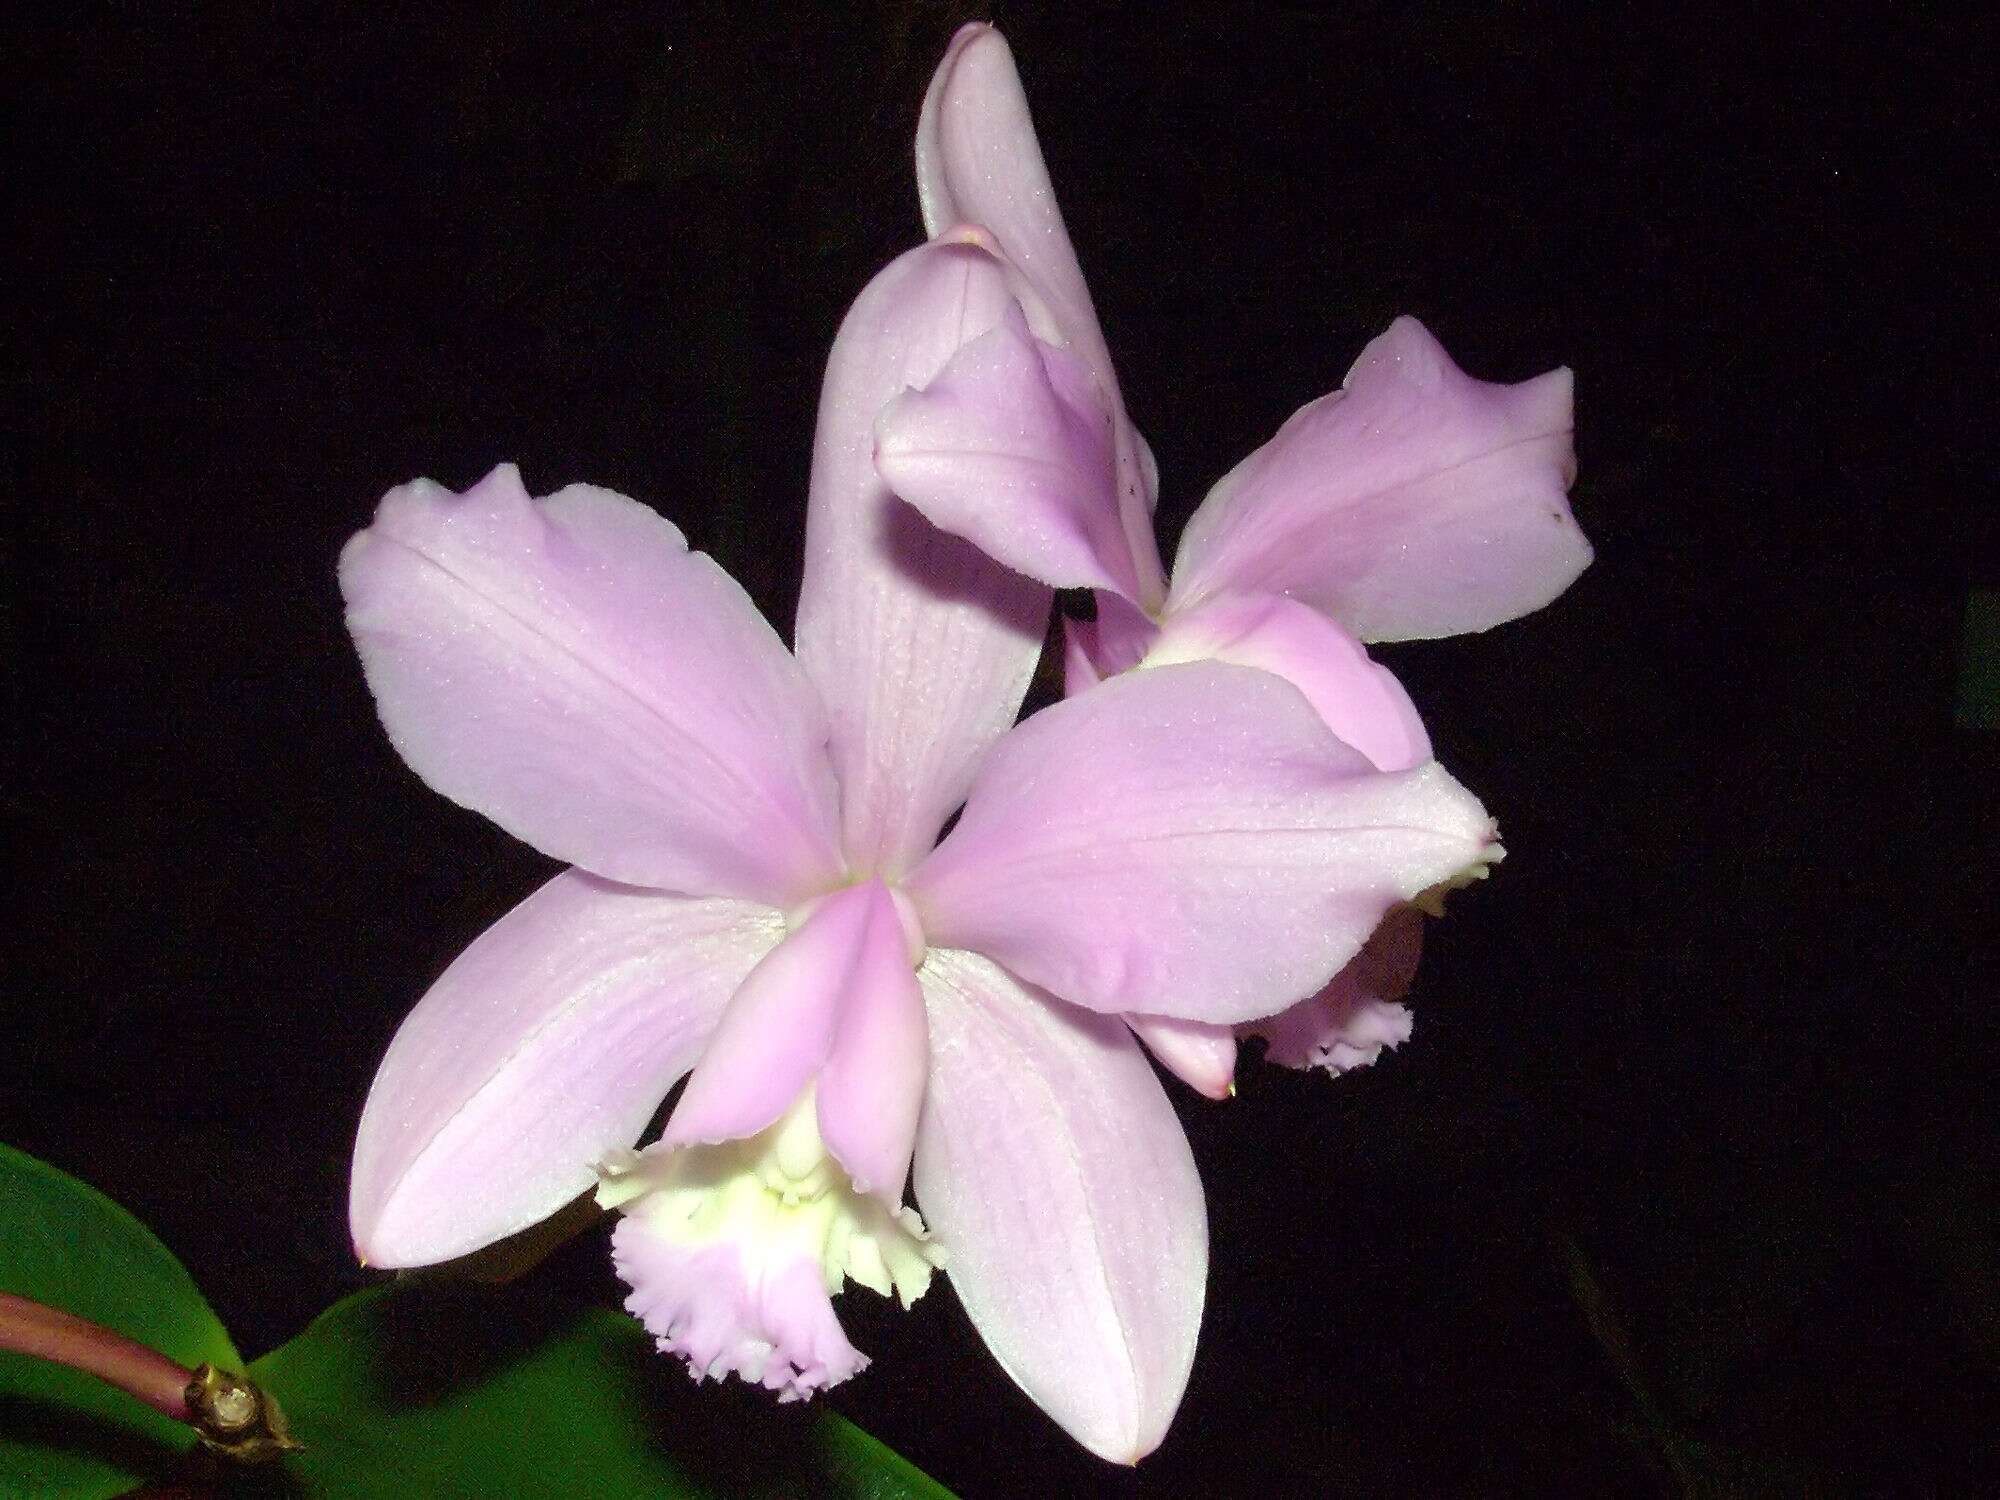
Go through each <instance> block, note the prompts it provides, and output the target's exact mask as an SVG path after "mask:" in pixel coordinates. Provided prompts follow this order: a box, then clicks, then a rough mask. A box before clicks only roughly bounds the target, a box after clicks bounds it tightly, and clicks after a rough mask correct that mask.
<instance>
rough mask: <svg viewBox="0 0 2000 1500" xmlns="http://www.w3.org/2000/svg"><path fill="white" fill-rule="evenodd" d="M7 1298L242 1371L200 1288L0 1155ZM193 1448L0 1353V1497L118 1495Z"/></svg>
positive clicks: (144, 1243) (168, 1257)
mask: <svg viewBox="0 0 2000 1500" xmlns="http://www.w3.org/2000/svg"><path fill="white" fill-rule="evenodd" d="M0 1291H6V1292H12V1293H14V1294H15V1295H16V1296H21V1297H32V1298H33V1299H34V1300H35V1301H37V1302H42V1303H46V1304H47V1305H49V1306H51V1307H58V1308H61V1309H62V1310H63V1311H65V1312H71V1313H75V1314H76V1315H77V1316H79V1317H84V1318H89V1319H90V1320H91V1321H92V1322H95V1323H102V1324H104V1325H105V1326H106V1327H107V1328H113V1329H116V1330H117V1331H118V1332H120V1333H122V1334H124V1335H126V1336H127V1337H128V1338H133V1339H137V1340H138V1341H139V1342H140V1343H143V1344H148V1345H150V1346H151V1347H153V1348H155V1349H157V1350H159V1351H160V1352H161V1353H162V1354H165V1355H167V1356H168V1357H169V1358H172V1359H175V1360H178V1361H179V1362H180V1363H182V1364H184V1365H188V1366H190V1367H192V1366H194V1365H198V1364H201V1363H203V1362H204V1361H206V1362H208V1363H210V1364H215V1365H220V1366H223V1367H225V1368H228V1369H233V1370H240V1369H241V1368H242V1367H243V1365H242V1360H241V1358H240V1356H238V1354H237V1353H236V1349H235V1347H234V1346H233V1345H232V1344H231V1343H230V1342H229V1335H228V1334H227V1333H226V1332H224V1331H223V1327H222V1324H221V1323H220V1322H219V1321H218V1320H217V1319H216V1316H215V1314H214V1313H213V1312H212V1311H211V1310H210V1309H209V1306H208V1303H207V1302H206V1301H205V1300H203V1298H202V1295H201V1293H200V1292H199V1291H198V1290H196V1288H195V1284H194V1279H193V1278H192V1277H191V1276H189V1275H188V1273H187V1270H186V1268H185V1267H183V1266H182V1265H181V1263H180V1262H179V1261H177V1260H175V1259H174V1257H173V1253H172V1252H171V1251H169V1250H168V1249H167V1247H166V1246H165V1245H162V1244H161V1243H160V1242H159V1240H157V1239H156V1238H154V1236H153V1232H152V1231H151V1230H150V1229H148V1228H147V1227H146V1226H145V1225H144V1224H141V1223H140V1222H139V1221H138V1220H137V1219H135V1218H133V1217H132V1216H131V1215H130V1214H128V1213H127V1212H125V1210H124V1209H122V1208H120V1207H119V1206H118V1205H117V1204H115V1203H113V1202H112V1201H111V1200H110V1199H109V1198H107V1197H105V1196H104V1195H103V1194H102V1193H100V1192H98V1191H97V1190H96V1189H95V1188H92V1187H88V1186H86V1185H85V1184H83V1183H81V1182H78V1181H77V1180H76V1179H75V1178H74V1177H71V1176H69V1175H68V1174H67V1173H65V1172H59V1171H57V1170H56V1169H55V1168H54V1167H52V1166H50V1165H48V1163H46V1162H41V1161H37V1160H35V1158H34V1157H32V1156H26V1155H24V1154H22V1153H21V1152H19V1151H16V1150H14V1149H13V1148H12V1147H9V1146H0ZM193 1441H194V1433H193V1432H192V1430H191V1429H189V1428H187V1427H185V1426H183V1425H182V1424H180V1423H179V1422H172V1421H169V1420H168V1419H167V1418H165V1417H163V1416H161V1415H160V1414H159V1413H157V1412H155V1411H153V1410H152V1409H151V1408H149V1407H146V1406H143V1405H141V1404H140V1403H139V1402H138V1401H136V1400H134V1399H133V1398H132V1397H131V1396H128V1395H126V1394H125V1393H124V1392H123V1391H119V1390H114V1389H112V1388H111V1387H110V1386H108V1385H105V1384H103V1383H102V1382H101V1381H99V1380H97V1379H95V1378H94V1377H92V1376H89V1375H85V1374H83V1373H81V1372H80V1371H76V1370H71V1369H67V1368H65V1367H64V1366H61V1365H53V1364H50V1363H48V1362H47V1361H44V1360H39V1359H29V1358H28V1357H26V1356H25V1355H18V1354H5V1353H0V1495H9V1496H12V1495H36V1496H51V1497H53V1496H62V1497H65V1500H69V1497H76V1500H83V1497H89V1496H108V1495H116V1494H119V1493H121V1492H123V1491H125V1490H128V1489H130V1488H131V1487H132V1486H133V1485H135V1484H137V1483H139V1482H140V1481H142V1480H144V1479H148V1478H154V1477H157V1476H158V1475H160V1474H161V1473H163V1472H165V1471H166V1470H168V1469H170V1468H172V1467H173V1465H174V1463H175V1461H176V1459H177V1456H178V1455H179V1454H180V1453H181V1452H182V1451H184V1450H185V1449H187V1448H188V1447H189V1446H190V1445H191V1444H192V1443H193Z"/></svg>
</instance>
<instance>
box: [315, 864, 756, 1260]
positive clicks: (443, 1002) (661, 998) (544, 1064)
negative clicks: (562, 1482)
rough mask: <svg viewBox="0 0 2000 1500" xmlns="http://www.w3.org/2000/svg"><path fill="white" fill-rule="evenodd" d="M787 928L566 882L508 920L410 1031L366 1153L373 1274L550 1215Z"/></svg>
mask: <svg viewBox="0 0 2000 1500" xmlns="http://www.w3.org/2000/svg"><path fill="white" fill-rule="evenodd" d="M783 933H784V923H783V921H782V919H780V918H779V916H778V915H777V913H775V912H773V911H771V910H769V909H768V908H765V907H761V906H756V905H753V904H751V903H748V902H743V901H727V900H690V899H688V898H686V897H681V896H663V895H659V894H657V893H654V892H651V891H641V890H635V889H633V888H631V887H629V886H618V885H612V884H611V883H610V882H608V881H603V880H599V879H598V878H597V877H595V876H593V875H586V874H584V873H583V872H581V871H578V870H570V871H566V872H565V873H563V874H561V875H558V876H557V877H556V878H555V879H554V880H552V881H550V882H549V883H548V884H547V885H545V886H543V887H542V888H541V889H540V890H539V891H537V892H536V893H535V894H534V895H532V896H530V897H529V898H528V899H527V900H526V901H524V902H522V903H521V904H520V905H519V906H517V907H515V908H514V910H513V911H511V912H509V913H508V914H507V915H506V916H504V917H502V918H501V919H500V920H499V921H498V922H497V923H495V924H494V925H493V926H492V927H490V928H488V929H487V931H486V932H485V933H484V934H483V935H482V936H480V937H479V938H478V940H477V941H475V942H474V943H473V944H472V946H471V947H469V948H467V949H466V950H465V952H464V953H462V954H461V955H460V956H459V957H458V959H457V960H456V961H455V962H454V963H453V964H452V965H451V967H450V968H448V969H446V970H445V971H444V974H443V976H442V977H440V978H439V980H438V982H437V983H436V984H434V985H432V986H431V989H430V992H429V993H428V994H426V995H425V996H424V998H423V999H422V1000H421V1001H419V1002H418V1004H417V1008H416V1009H415V1010H413V1011H412V1012H411V1013H410V1016H409V1019H408V1020H406V1021H404V1022H403V1025H402V1029H401V1030H399V1031H398V1032H397V1033H396V1039H395V1040H394V1041H393V1042H392V1043H390V1046H389V1053H388V1056H386V1057H385V1058H383V1060H382V1066H381V1068H380V1070H379V1071H378V1072H377V1073H376V1075H375V1083H374V1086H373V1087H372V1088H371V1089H370V1090H369V1094H368V1104H367V1107H366V1108H365V1109H364V1110H363V1111H362V1115H361V1131H360V1135H359V1137H358V1138H357V1140H356V1141H355V1146H354V1177H353V1182H352V1185H351V1187H350V1190H349V1191H350V1197H349V1208H348V1212H349V1217H350V1220H351V1222H352V1225H353V1231H354V1245H355V1250H356V1252H357V1253H358V1254H359V1255H360V1256H361V1257H362V1258H363V1259H364V1260H365V1261H367V1262H368V1264H370V1265H374V1266H388V1267H394V1266H418V1265H428V1264H431V1263H433V1262H435V1261H441V1260H450V1259H452V1258H453V1257H455V1256H459V1255H465V1254H469V1253H470V1252H472V1251H474V1250H477V1249H480V1248H481V1247H483V1246H485V1245H489V1244H491V1243H492V1242H493V1241H495V1240H497V1239H501V1238H503V1237H504V1236H506V1235H509V1234H512V1233H514V1232H515V1231H516V1230H520V1229H525V1228H527V1227H528V1226H529V1225H530V1224H534V1223H536V1222H538V1221H539V1220H541V1219H543V1218H546V1217H547V1216H548V1215H549V1214H551V1213H553V1212H554V1211H555V1210H556V1209H558V1208H560V1207H561V1206H562V1205H563V1204H565V1203H567V1202H568V1201H569V1200H570V1199H572V1198H574V1197H576V1196H577V1194H579V1193H581V1192H583V1191H584V1190H585V1189H586V1188H588V1187H589V1186H590V1184H591V1182H592V1180H593V1179H592V1175H591V1166H592V1164H593V1163H594V1162H596V1161H597V1160H599V1159H600V1158H601V1157H603V1156H604V1155H605V1153H606V1152H609V1151H615V1150H621V1149H623V1148H625V1147H628V1146H630V1145H632V1143H633V1142H634V1141H636V1140H637V1139H638V1138H639V1133H640V1131H642V1130H644V1129H645V1127H646V1122H647V1121H648V1120H650V1119H651V1118H652V1115H653V1111H654V1110H655V1109H657V1108H659V1104H660V1100H662V1099H663V1098H665V1097H666V1094H667V1091H668V1090H669V1089H670V1088H672V1087H673V1085H674V1082H675V1081H676V1080H677V1079H678V1078H679V1077H680V1076H681V1075H682V1074H683V1073H685V1072H686V1071H687V1070H688V1068H689V1066H690V1065H691V1064H692V1063H693V1062H694V1060H695V1058H696V1056H697V1055H698V1054H699V1052H700V1050H701V1048H702V1046H703V1044H704V1043H706V1042H707V1040H708V1037H709V1033H710V1032H711V1031H712V1030H713V1028H714V1026H715V1023H716V1020H717V1018H718V1017H719V1016H720V1015H721V1014H722V1008H723V1005H724V1003H725V1002H726V1001H727V1000H728V998H729V996H730V993H731V992H732V991H733V990H735V988H736V987H737V985H738V984H739V983H740V982H741V981H742V979H743V976H744V975H745V974H747V973H749V972H750V970H751V968H752V966H754V965H755V964H756V962H757V961H758V959H759V958H761V957H762V956H763V955H764V953H765V952H766V951H767V950H768V949H769V948H770V947H771V946H772V944H774V943H775V942H777V940H778V939H779V937H780V936H782V935H783Z"/></svg>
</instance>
